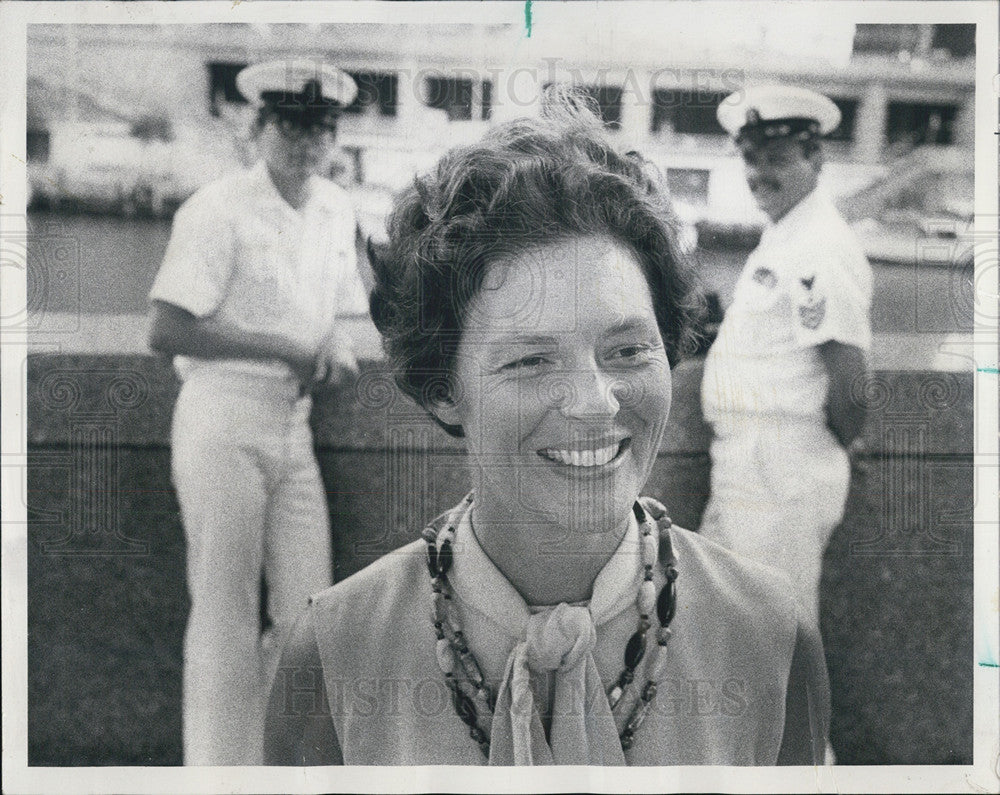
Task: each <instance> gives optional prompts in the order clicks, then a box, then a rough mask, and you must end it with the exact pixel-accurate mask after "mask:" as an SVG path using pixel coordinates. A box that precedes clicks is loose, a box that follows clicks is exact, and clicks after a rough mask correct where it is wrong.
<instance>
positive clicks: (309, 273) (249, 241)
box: [150, 60, 367, 765]
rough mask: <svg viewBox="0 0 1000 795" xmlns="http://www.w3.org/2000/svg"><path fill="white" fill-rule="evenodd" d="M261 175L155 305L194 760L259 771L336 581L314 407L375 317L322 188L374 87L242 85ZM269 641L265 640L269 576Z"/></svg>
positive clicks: (264, 75) (182, 260)
mask: <svg viewBox="0 0 1000 795" xmlns="http://www.w3.org/2000/svg"><path fill="white" fill-rule="evenodd" d="M237 86H238V88H239V89H240V91H241V92H242V93H243V95H244V96H245V97H246V98H247V99H248V100H250V101H251V102H253V103H254V104H256V105H257V107H258V117H257V122H256V127H255V139H256V144H257V147H258V149H259V152H260V160H259V161H258V162H257V164H256V165H254V166H253V167H252V168H250V169H247V170H245V171H240V172H237V173H234V174H231V175H228V176H225V177H223V178H221V179H219V180H217V181H215V182H212V183H210V184H209V185H206V186H205V187H203V188H201V189H200V190H199V191H198V192H197V193H195V195H194V196H192V197H191V198H190V199H189V200H188V201H187V202H185V204H184V205H183V206H182V207H181V208H180V210H178V212H177V215H176V216H175V218H174V223H173V230H172V233H171V237H170V243H169V245H168V247H167V251H166V254H165V256H164V259H163V264H162V266H161V268H160V271H159V273H158V274H157V277H156V281H155V283H154V285H153V288H152V291H151V292H150V298H151V299H152V305H153V308H152V327H151V334H150V344H151V347H152V348H154V349H155V350H158V351H161V352H163V353H167V354H171V355H173V356H174V363H175V367H176V369H177V372H178V374H179V375H180V377H181V379H182V381H183V385H182V387H181V391H180V395H179V397H178V400H177V405H176V407H175V409H174V418H173V439H172V469H173V480H174V485H175V487H176V489H177V496H178V501H179V502H180V507H181V517H182V520H183V523H184V531H185V536H186V539H187V574H188V592H189V594H190V597H191V613H190V616H189V619H188V626H187V633H186V635H185V643H184V708H183V725H184V761H185V764H190V765H218V764H226V765H237V764H260V763H261V762H262V757H263V721H264V699H265V694H266V693H267V692H268V690H269V687H270V681H271V679H272V677H273V675H274V668H275V666H276V664H277V658H278V657H277V655H278V654H279V653H280V649H281V645H282V639H283V637H284V636H285V634H286V633H287V631H288V630H289V629H290V627H291V624H292V623H293V621H294V619H295V618H296V617H297V615H298V614H299V612H300V611H301V610H302V609H303V608H304V607H305V606H306V603H307V599H308V597H309V596H310V595H311V594H312V593H315V592H316V591H319V590H321V589H322V588H325V587H326V586H328V585H330V583H331V578H332V563H331V542H330V526H329V518H328V512H327V504H326V499H325V494H324V489H323V484H322V481H321V480H320V474H319V468H318V466H317V463H316V458H315V456H314V453H313V445H312V435H311V433H310V429H309V413H310V407H311V401H310V397H309V393H310V390H311V389H313V388H314V387H319V386H324V385H327V384H330V383H332V382H334V381H336V380H338V379H339V378H340V377H341V376H342V375H343V374H345V373H349V372H350V371H352V370H354V369H355V361H354V355H353V353H352V351H351V346H350V341H349V340H348V339H347V338H346V337H345V335H343V334H342V333H339V331H338V325H337V318H338V315H340V314H342V313H345V312H346V313H356V312H364V311H366V310H367V301H366V298H365V295H364V291H363V288H361V286H360V280H359V278H358V275H357V271H356V268H355V254H354V252H355V248H354V239H355V220H354V213H353V211H352V208H351V204H350V201H349V198H348V196H347V194H346V193H345V192H344V191H343V190H342V189H341V188H339V187H337V186H336V185H334V184H333V183H332V182H330V181H328V180H326V179H323V178H321V177H320V176H319V175H320V174H323V173H325V171H326V170H327V169H328V167H329V163H330V159H331V158H332V156H333V145H334V141H335V135H336V125H337V119H338V116H339V113H340V110H341V109H342V108H343V107H344V106H346V105H348V104H350V102H351V101H352V100H353V98H354V96H355V94H356V92H357V88H356V86H355V84H354V81H353V80H352V79H351V78H350V77H349V76H348V75H347V74H345V73H343V72H341V71H340V70H339V69H336V68H334V67H332V66H329V65H327V64H323V63H317V62H315V61H308V60H306V61H274V62H270V63H265V64H258V65H255V66H251V67H248V68H247V69H244V70H243V71H242V72H240V73H239V75H238V76H237ZM262 573H263V576H264V579H265V580H266V582H267V586H268V604H267V612H268V615H269V617H270V620H271V628H270V630H269V632H268V633H265V634H264V635H262V634H261V626H260V624H261V622H260V598H261V595H260V593H261V589H260V583H261V575H262Z"/></svg>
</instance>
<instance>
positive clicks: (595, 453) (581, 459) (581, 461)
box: [540, 444, 619, 467]
mask: <svg viewBox="0 0 1000 795" xmlns="http://www.w3.org/2000/svg"><path fill="white" fill-rule="evenodd" d="M618 447H619V445H618V444H613V445H609V446H608V447H602V448H600V449H599V450H541V451H540V452H541V454H542V455H543V456H545V457H546V458H549V459H551V460H553V461H558V462H559V463H560V464H568V465H569V466H573V467H600V466H604V465H605V464H606V463H608V462H609V461H610V460H611V459H612V458H614V457H615V456H616V455H617V454H618Z"/></svg>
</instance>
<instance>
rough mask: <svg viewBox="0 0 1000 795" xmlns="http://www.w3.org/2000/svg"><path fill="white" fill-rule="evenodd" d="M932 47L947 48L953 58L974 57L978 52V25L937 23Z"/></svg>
mask: <svg viewBox="0 0 1000 795" xmlns="http://www.w3.org/2000/svg"><path fill="white" fill-rule="evenodd" d="M931 47H933V48H934V49H935V50H947V51H948V53H949V56H950V57H952V58H972V57H973V56H974V55H975V54H976V26H975V25H935V26H934V37H933V38H932V39H931Z"/></svg>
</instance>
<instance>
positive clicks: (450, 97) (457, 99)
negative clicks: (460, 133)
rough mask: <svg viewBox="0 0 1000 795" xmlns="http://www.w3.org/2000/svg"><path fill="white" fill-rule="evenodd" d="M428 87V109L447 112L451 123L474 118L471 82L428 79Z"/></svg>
mask: <svg viewBox="0 0 1000 795" xmlns="http://www.w3.org/2000/svg"><path fill="white" fill-rule="evenodd" d="M426 87H427V100H426V105H427V107H429V108H437V109H438V110H443V111H446V112H447V113H448V119H449V120H450V121H468V120H469V119H471V118H472V81H471V80H464V79H461V78H456V77H428V78H427V85H426Z"/></svg>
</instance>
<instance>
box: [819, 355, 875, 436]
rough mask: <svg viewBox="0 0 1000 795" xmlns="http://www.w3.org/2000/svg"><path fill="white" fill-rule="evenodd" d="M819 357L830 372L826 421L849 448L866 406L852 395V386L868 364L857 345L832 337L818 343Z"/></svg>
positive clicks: (861, 427)
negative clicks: (847, 343) (820, 343)
mask: <svg viewBox="0 0 1000 795" xmlns="http://www.w3.org/2000/svg"><path fill="white" fill-rule="evenodd" d="M819 354H820V358H821V359H822V360H823V364H824V365H825V366H826V371H827V374H828V375H829V376H830V388H829V390H828V394H827V402H826V420H827V425H828V426H829V427H830V430H831V431H832V432H833V435H834V436H836V437H837V441H839V442H840V443H841V445H843V446H844V448H850V447H851V443H852V442H853V441H854V440H855V439H857V438H858V437H859V436H860V435H861V432H862V431H863V430H864V427H865V413H866V409H865V406H864V405H862V404H860V403H859V402H858V401H856V400H855V399H854V396H853V393H852V389H851V388H852V386H853V384H854V382H855V381H856V380H857V379H858V378H861V377H862V376H863V375H864V373H865V371H866V370H867V366H866V364H865V354H864V351H862V350H861V349H860V348H856V347H855V346H853V345H845V344H844V343H842V342H837V341H835V340H831V341H829V342H824V343H823V344H822V345H820V346H819Z"/></svg>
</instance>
